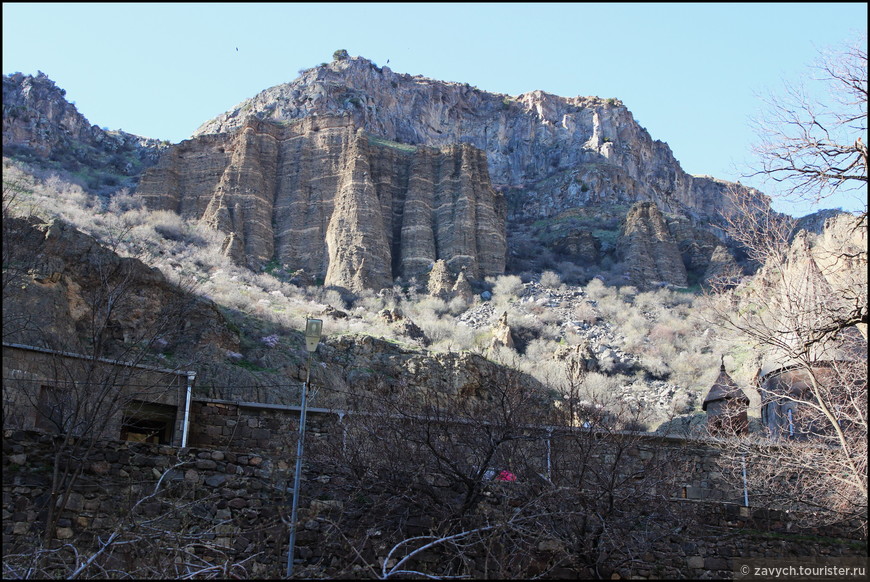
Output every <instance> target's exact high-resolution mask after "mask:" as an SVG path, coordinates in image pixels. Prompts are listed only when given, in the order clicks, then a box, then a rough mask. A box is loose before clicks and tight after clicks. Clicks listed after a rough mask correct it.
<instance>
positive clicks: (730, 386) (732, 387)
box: [701, 358, 749, 412]
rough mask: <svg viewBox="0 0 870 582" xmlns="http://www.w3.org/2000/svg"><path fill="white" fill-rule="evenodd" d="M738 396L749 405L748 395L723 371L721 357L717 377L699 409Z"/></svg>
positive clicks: (723, 361) (723, 366) (723, 363)
mask: <svg viewBox="0 0 870 582" xmlns="http://www.w3.org/2000/svg"><path fill="white" fill-rule="evenodd" d="M732 398H738V399H740V400H741V401H743V403H744V404H746V405H749V397H748V396H746V394H745V393H744V392H743V390H741V389H740V386H738V385H737V383H736V382H735V381H734V380H733V379H732V378H731V376H729V375H728V372H726V371H725V359H724V358H723V359H722V365H721V366H720V367H719V377H718V378H716V381H715V382H713V386H712V387H711V388H710V391H709V392H708V393H707V397H706V398H704V403H703V404H702V405H701V409H702V410H704V411H705V412H706V411H707V405H708V404H709V403H711V402H716V401H718V400H730V399H732Z"/></svg>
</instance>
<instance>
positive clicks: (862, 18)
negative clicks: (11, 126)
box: [3, 2, 867, 216]
mask: <svg viewBox="0 0 870 582" xmlns="http://www.w3.org/2000/svg"><path fill="white" fill-rule="evenodd" d="M866 23H867V4H866V3H864V2H855V3H689V4H685V3H546V2H535V3H522V2H520V3H262V4H258V3H244V4H239V3H214V4H213V3H172V4H164V3H130V4H125V3H93V4H91V3H62V4H55V3H14V2H11V3H10V2H5V3H3V74H5V75H8V74H11V73H14V72H21V73H24V74H31V75H36V74H37V71H42V72H43V73H45V74H46V75H48V76H49V78H51V79H52V80H53V81H54V82H55V83H56V84H57V85H58V86H59V87H61V88H63V89H65V90H66V97H67V99H68V100H70V101H72V102H74V103H75V105H76V107H77V109H78V110H79V112H80V113H82V114H83V115H84V116H85V117H86V118H87V119H88V121H90V123H91V124H94V125H98V126H100V127H105V128H108V129H113V130H117V129H123V130H124V131H126V132H129V133H133V134H137V135H141V136H145V137H152V138H158V139H166V140H170V141H172V142H173V143H177V142H179V141H181V140H184V139H187V138H188V137H190V135H191V134H192V133H193V132H194V131H195V130H196V129H197V128H198V127H199V126H200V125H201V124H202V123H204V122H205V121H207V120H209V119H211V118H213V117H215V116H217V115H219V114H221V113H223V112H225V111H227V110H229V109H231V108H232V107H234V106H235V105H237V104H239V103H240V102H242V101H244V100H245V99H248V98H250V97H253V96H254V95H256V94H257V93H259V92H260V91H262V90H264V89H267V88H269V87H272V86H274V85H278V84H281V83H287V82H290V81H292V80H294V79H295V78H297V77H298V76H299V71H300V70H303V69H307V68H309V67H312V66H316V65H319V64H320V63H323V62H328V61H331V60H332V54H333V52H335V51H336V50H337V49H345V50H347V51H348V53H349V54H350V55H352V56H361V57H365V58H367V59H369V60H371V61H373V62H374V63H375V64H377V65H379V66H383V65H387V66H389V67H390V69H392V70H393V71H395V72H396V73H408V74H411V75H423V76H425V77H429V78H432V79H437V80H444V81H455V82H460V83H468V84H470V85H473V86H475V87H477V88H479V89H481V90H483V91H490V92H493V93H506V94H508V95H514V96H516V95H519V94H521V93H525V92H528V91H534V90H543V91H546V92H548V93H552V94H555V95H560V96H564V97H574V96H578V95H582V96H592V95H595V96H599V97H602V98H608V97H615V98H618V99H620V100H622V101H623V103H624V104H625V105H626V107H628V109H629V110H630V111H631V112H632V113H633V114H634V116H635V118H636V119H637V120H638V122H639V123H640V124H641V125H642V126H643V127H645V128H646V129H647V130H648V131H649V133H650V135H651V136H652V137H653V139H657V140H661V141H664V142H666V143H667V144H668V145H669V146H670V148H671V150H672V151H673V153H674V155H675V157H676V158H677V160H678V161H679V162H680V164H681V165H682V167H683V169H684V170H685V171H687V172H689V173H690V174H706V175H711V176H714V177H716V178H721V179H724V180H731V181H738V180H740V181H741V182H742V183H743V184H746V185H750V186H755V187H757V188H759V189H761V190H762V191H764V192H765V193H766V194H768V195H770V196H772V197H773V198H774V208H775V209H777V210H779V211H781V212H786V213H788V214H791V215H794V216H801V215H804V214H807V213H809V212H812V211H813V210H817V209H818V208H817V207H811V206H809V205H807V204H795V203H790V202H788V201H785V200H779V199H778V196H779V195H780V194H781V193H780V192H778V191H777V190H776V187H775V186H774V185H773V184H769V183H762V182H760V181H759V179H757V178H756V179H748V178H747V175H748V174H749V172H750V171H751V163H752V154H751V146H752V144H753V143H754V142H756V141H757V138H756V136H755V134H754V133H753V130H752V128H751V124H750V121H751V119H752V118H753V117H757V116H758V115H759V114H760V113H761V112H762V111H763V103H762V100H761V97H762V96H763V95H767V94H771V93H773V94H776V92H777V91H780V90H782V88H783V87H784V85H785V83H788V82H794V81H796V80H798V79H799V78H802V77H805V76H806V75H807V74H808V73H809V72H810V71H809V65H811V64H812V63H813V62H814V61H815V60H816V59H817V58H818V57H819V54H820V51H823V50H825V49H828V48H832V47H833V48H835V47H838V46H842V45H843V44H844V43H847V42H850V41H854V40H856V39H857V38H858V37H859V35H865V37H866V30H867V24H866ZM388 61H389V63H388ZM866 196H867V195H866V191H865V192H863V193H861V195H860V196H858V195H855V194H852V195H851V196H848V197H844V198H842V199H840V198H838V199H829V200H828V201H826V202H825V203H824V204H823V205H822V207H824V208H830V207H841V208H843V209H844V210H859V209H863V207H864V206H865V205H866Z"/></svg>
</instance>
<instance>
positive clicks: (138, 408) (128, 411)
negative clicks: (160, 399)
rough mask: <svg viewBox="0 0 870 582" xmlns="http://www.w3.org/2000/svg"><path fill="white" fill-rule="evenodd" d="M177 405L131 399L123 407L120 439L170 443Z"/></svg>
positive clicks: (173, 430)
mask: <svg viewBox="0 0 870 582" xmlns="http://www.w3.org/2000/svg"><path fill="white" fill-rule="evenodd" d="M176 413H177V407H175V406H170V405H167V404H156V403H152V402H139V401H133V402H131V403H130V404H128V405H127V406H125V407H124V418H123V421H122V423H121V440H125V441H136V442H147V443H159V444H171V443H172V437H173V434H174V432H175V417H176Z"/></svg>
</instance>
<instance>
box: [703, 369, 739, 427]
mask: <svg viewBox="0 0 870 582" xmlns="http://www.w3.org/2000/svg"><path fill="white" fill-rule="evenodd" d="M701 408H702V410H704V412H706V413H707V427H708V429H709V430H710V431H711V432H713V433H717V432H721V433H726V434H733V433H736V434H745V433H746V432H747V431H748V430H749V419H748V417H747V410H748V409H749V398H748V397H747V396H746V394H745V393H744V392H743V390H741V389H740V387H739V386H738V385H737V383H736V382H734V380H732V379H731V376H729V375H728V372H726V371H725V360H724V358H723V359H722V365H721V366H720V368H719V376H718V377H717V378H716V381H715V382H713V386H712V387H711V388H710V391H709V392H708V393H707V397H706V398H705V399H704V403H703V404H702V405H701Z"/></svg>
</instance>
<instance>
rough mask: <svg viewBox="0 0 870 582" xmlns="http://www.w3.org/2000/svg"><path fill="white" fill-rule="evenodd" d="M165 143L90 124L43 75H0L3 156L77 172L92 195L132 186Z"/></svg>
mask: <svg viewBox="0 0 870 582" xmlns="http://www.w3.org/2000/svg"><path fill="white" fill-rule="evenodd" d="M168 145H169V144H168V143H163V142H160V141H159V140H156V139H148V138H143V137H139V136H136V135H133V134H129V133H125V132H123V131H106V130H103V129H101V128H99V127H97V126H96V125H91V124H90V122H88V120H87V119H85V117H84V116H83V115H82V114H81V113H79V112H78V110H77V109H76V107H75V105H74V104H73V103H70V102H68V101H67V100H66V91H64V90H63V89H61V88H60V87H58V86H57V85H55V83H54V81H52V80H51V79H49V78H48V77H47V76H46V75H45V74H44V73H42V72H39V73H38V74H37V76H35V77H34V76H32V75H23V74H21V73H14V74H12V75H4V76H3V155H4V156H11V157H14V158H19V159H23V160H25V161H40V162H42V163H43V164H45V163H48V165H49V166H50V167H53V168H55V169H62V170H68V171H70V172H78V173H80V174H82V175H84V176H85V177H86V182H87V184H86V185H87V186H89V187H91V188H92V189H93V190H96V191H100V190H104V191H111V190H115V189H117V188H118V187H122V186H132V185H134V184H135V181H136V179H137V178H138V176H139V174H141V172H142V171H143V169H144V168H146V167H148V166H150V165H153V164H154V163H155V162H156V161H157V159H158V157H159V155H160V152H161V151H163V150H164V149H166V147H168Z"/></svg>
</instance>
